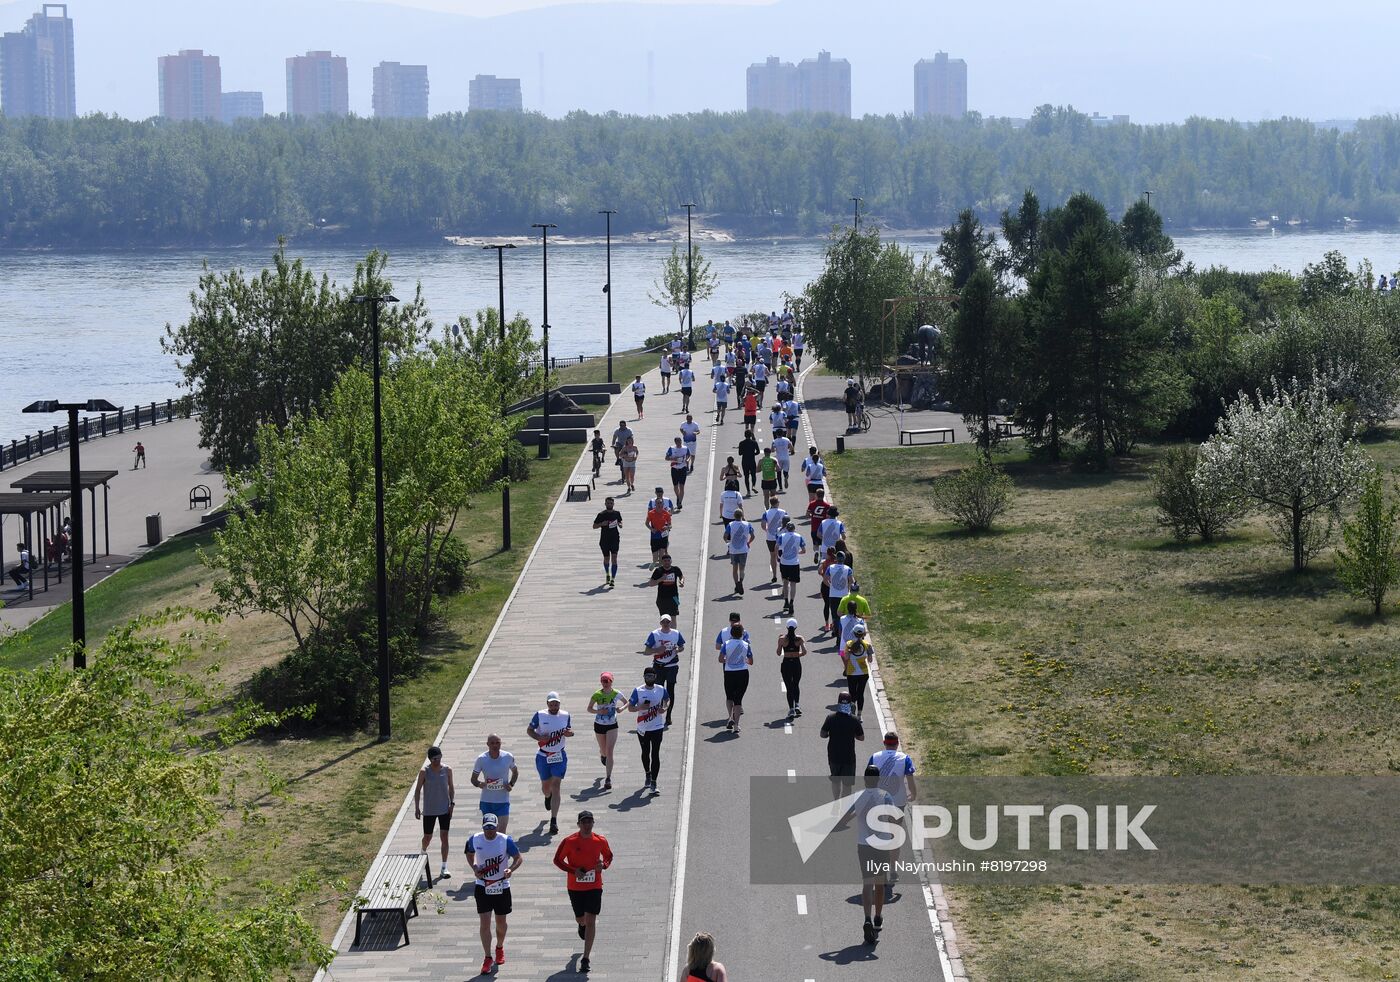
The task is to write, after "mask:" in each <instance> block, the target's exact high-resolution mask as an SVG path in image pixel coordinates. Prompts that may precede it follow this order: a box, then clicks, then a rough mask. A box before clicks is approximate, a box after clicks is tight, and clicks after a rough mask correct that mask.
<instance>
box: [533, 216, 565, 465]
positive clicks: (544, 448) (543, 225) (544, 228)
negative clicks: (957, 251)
mask: <svg viewBox="0 0 1400 982" xmlns="http://www.w3.org/2000/svg"><path fill="white" fill-rule="evenodd" d="M530 227H531V228H537V229H539V230H540V241H541V243H542V244H543V246H544V322H543V323H542V324H541V325H540V329H541V330H542V331H543V332H544V432H543V433H541V434H540V460H548V459H549V230H550V229H552V228H558V227H559V226H558V225H555V224H553V223H551V222H535V223H534V224H533V225H531V226H530Z"/></svg>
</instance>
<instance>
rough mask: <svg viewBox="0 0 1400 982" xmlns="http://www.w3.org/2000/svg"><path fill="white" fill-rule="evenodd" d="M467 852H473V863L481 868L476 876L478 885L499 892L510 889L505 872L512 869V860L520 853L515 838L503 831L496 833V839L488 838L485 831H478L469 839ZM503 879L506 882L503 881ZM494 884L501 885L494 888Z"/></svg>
mask: <svg viewBox="0 0 1400 982" xmlns="http://www.w3.org/2000/svg"><path fill="white" fill-rule="evenodd" d="M467 852H469V853H471V854H472V855H471V863H472V865H473V866H475V867H476V868H477V869H479V870H481V873H480V874H479V875H478V876H477V878H476V885H477V886H479V887H487V888H488V890H492V891H493V892H497V893H499V892H500V891H502V890H509V889H510V881H509V880H506V879H505V872H506V870H508V869H510V860H511V859H514V858H515V857H516V856H519V855H520V849H519V847H517V846H516V844H515V840H514V839H512V838H511V837H510V836H508V835H505V834H504V833H501V832H498V833H496V837H495V838H494V839H488V838H486V833H485V832H478V833H476V835H474V836H472V837H471V838H470V839H468V840H467ZM503 880H504V881H505V882H501V881H503ZM492 884H499V886H496V887H494V888H493V887H492Z"/></svg>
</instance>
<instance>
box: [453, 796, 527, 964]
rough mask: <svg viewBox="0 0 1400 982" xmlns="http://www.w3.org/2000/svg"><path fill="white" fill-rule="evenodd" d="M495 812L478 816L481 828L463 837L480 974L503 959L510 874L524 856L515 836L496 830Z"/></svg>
mask: <svg viewBox="0 0 1400 982" xmlns="http://www.w3.org/2000/svg"><path fill="white" fill-rule="evenodd" d="M497 824H498V823H497V820H496V816H495V815H491V814H487V815H485V816H483V817H482V819H481V831H480V832H478V833H477V834H476V835H474V836H472V837H471V838H469V839H467V847H466V850H465V851H466V854H467V862H469V863H471V867H472V871H473V872H474V873H475V874H476V886H475V890H474V892H475V894H476V912H477V914H478V915H480V917H481V950H482V951H483V952H485V953H486V957H485V960H484V961H482V963H481V974H482V975H490V974H491V973H492V972H493V971H494V970H495V968H496V966H498V965H504V964H505V963H506V916H507V915H508V914H510V911H511V898H510V878H511V875H512V874H513V873H514V872H515V871H516V870H518V869H519V868H520V864H521V863H523V862H524V861H525V860H524V858H523V857H522V856H521V855H520V849H519V847H517V846H516V844H515V840H514V839H512V838H511V837H510V836H508V835H505V834H504V833H502V832H499V831H497V829H496V826H497ZM493 916H494V917H495V919H496V957H495V960H494V961H493V960H492V958H491V918H492V917H493Z"/></svg>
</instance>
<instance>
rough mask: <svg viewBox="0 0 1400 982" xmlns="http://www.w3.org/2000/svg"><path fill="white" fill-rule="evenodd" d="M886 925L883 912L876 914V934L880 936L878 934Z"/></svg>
mask: <svg viewBox="0 0 1400 982" xmlns="http://www.w3.org/2000/svg"><path fill="white" fill-rule="evenodd" d="M884 926H885V916H884V915H883V914H876V915H875V934H876V936H878V935H879V934H880V929H881V928H883V927H884Z"/></svg>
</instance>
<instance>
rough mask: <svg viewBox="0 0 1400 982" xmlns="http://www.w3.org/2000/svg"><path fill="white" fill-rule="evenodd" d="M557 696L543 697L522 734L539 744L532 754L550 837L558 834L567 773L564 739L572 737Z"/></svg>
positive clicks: (567, 756) (556, 694)
mask: <svg viewBox="0 0 1400 982" xmlns="http://www.w3.org/2000/svg"><path fill="white" fill-rule="evenodd" d="M560 707H561V702H560V699H559V693H557V692H551V693H550V694H549V695H547V696H546V697H545V711H544V712H539V711H536V713H535V715H534V716H531V717H530V725H529V726H527V727H526V728H525V732H526V733H527V734H528V735H529V737H530V739H531V740H534V741H535V742H536V743H537V744H539V748H540V749H539V750H538V751H537V752H536V753H535V773H536V774H538V775H539V777H540V793H541V794H543V795H544V807H545V811H547V812H549V834H550V835H554V834H555V833H556V832H558V831H559V805H560V801H561V799H562V798H563V792H562V790H561V788H562V786H563V783H564V775H566V774H567V773H568V772H569V754H568V751H567V750H566V748H565V744H566V743H567V739H568V738H569V737H571V736H573V735H574V731H573V725H572V724H573V717H571V716H570V715H569V714H568V713H566V712H563V711H562V710H561V708H560Z"/></svg>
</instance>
